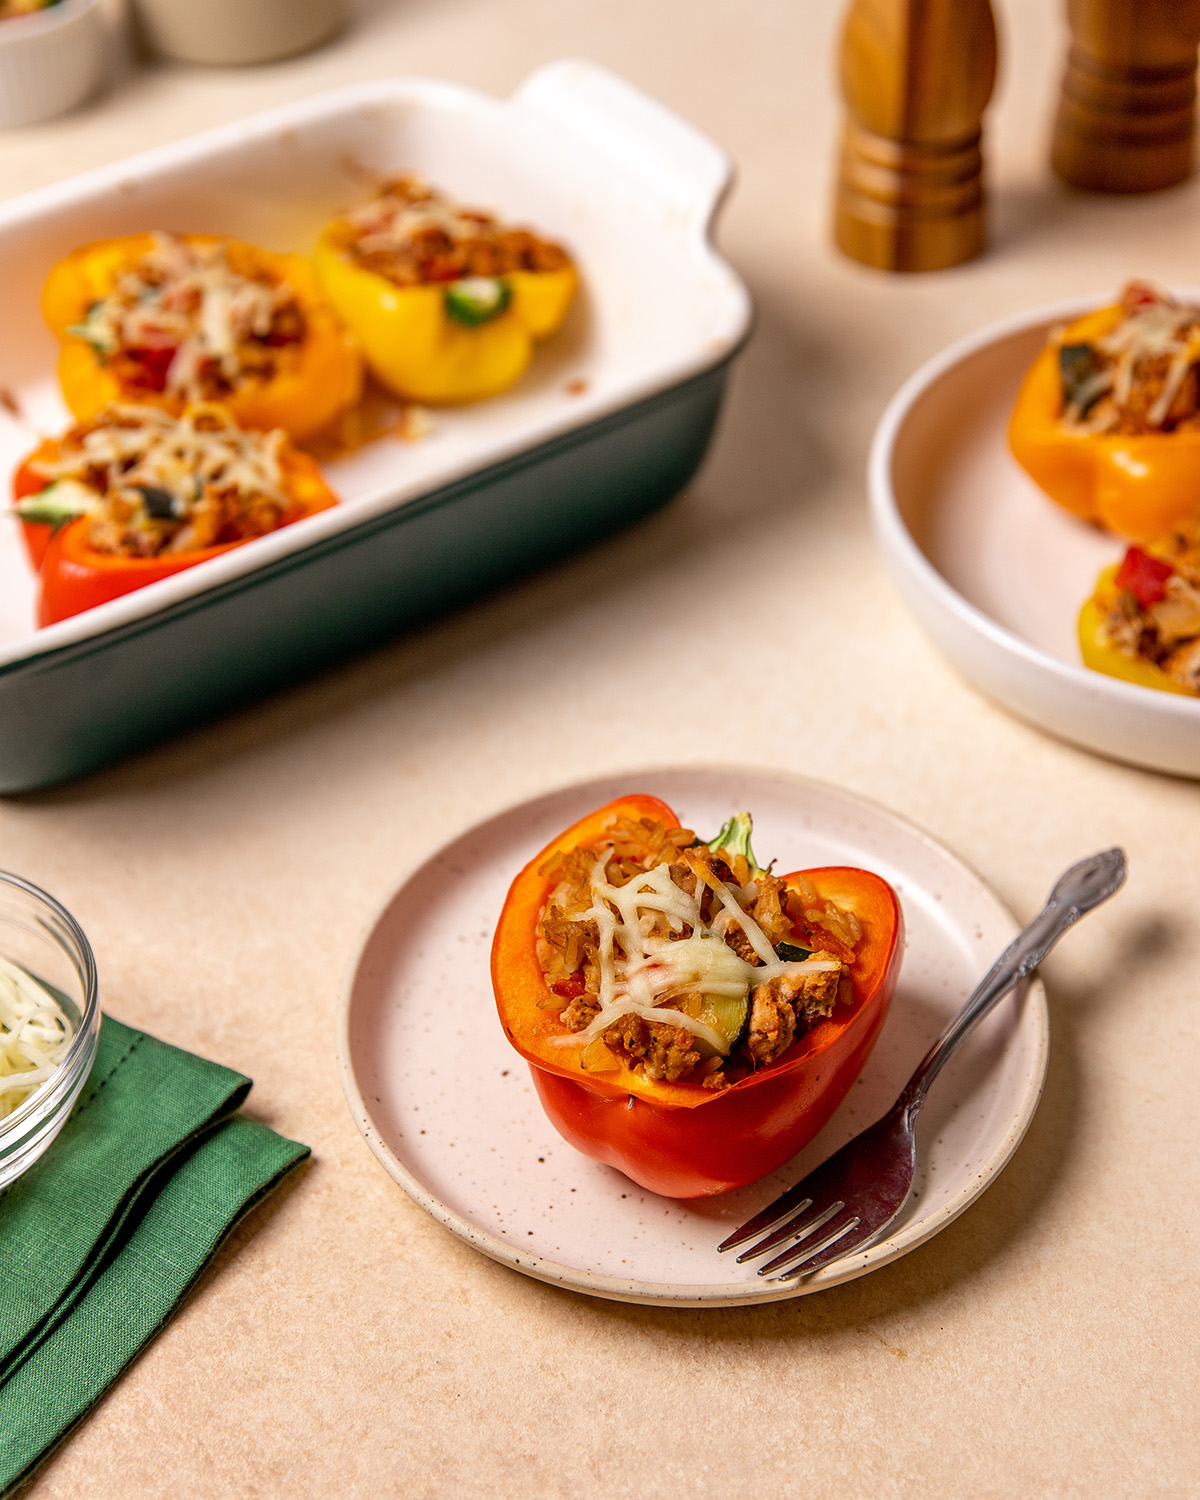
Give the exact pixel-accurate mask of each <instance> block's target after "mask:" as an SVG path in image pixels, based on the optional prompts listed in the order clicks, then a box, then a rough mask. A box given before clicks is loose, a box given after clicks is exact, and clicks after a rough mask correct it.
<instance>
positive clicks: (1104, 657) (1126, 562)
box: [1079, 527, 1200, 696]
mask: <svg viewBox="0 0 1200 1500" xmlns="http://www.w3.org/2000/svg"><path fill="white" fill-rule="evenodd" d="M1079 645H1080V650H1081V651H1082V653H1083V660H1084V664H1085V665H1086V666H1089V667H1091V668H1092V669H1093V671H1096V672H1104V673H1105V674H1106V675H1107V676H1109V677H1119V678H1121V679H1122V680H1123V681H1125V682H1134V683H1137V684H1139V685H1140V686H1141V687H1150V688H1158V689H1160V690H1161V691H1163V692H1168V693H1185V694H1188V695H1190V696H1197V695H1200V532H1198V531H1197V529H1196V528H1195V527H1191V528H1188V529H1186V530H1182V531H1179V532H1176V533H1174V534H1172V535H1171V536H1169V537H1166V538H1164V539H1163V540H1162V541H1160V542H1156V543H1153V544H1151V545H1150V546H1149V547H1148V548H1141V547H1130V548H1129V549H1128V551H1127V552H1126V553H1125V556H1124V558H1123V559H1122V561H1121V563H1120V564H1119V565H1118V566H1115V567H1111V568H1106V569H1105V570H1104V571H1103V572H1102V573H1101V575H1100V578H1099V581H1098V582H1097V585H1096V592H1095V594H1094V595H1093V596H1092V598H1090V599H1089V600H1088V601H1087V603H1086V604H1085V605H1084V606H1083V609H1082V611H1081V612H1080V616H1079Z"/></svg>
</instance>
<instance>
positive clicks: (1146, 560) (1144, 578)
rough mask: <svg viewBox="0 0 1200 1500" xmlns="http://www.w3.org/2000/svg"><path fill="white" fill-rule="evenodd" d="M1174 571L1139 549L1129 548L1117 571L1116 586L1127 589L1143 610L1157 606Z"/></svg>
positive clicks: (1169, 565)
mask: <svg viewBox="0 0 1200 1500" xmlns="http://www.w3.org/2000/svg"><path fill="white" fill-rule="evenodd" d="M1174 571H1175V569H1174V568H1173V567H1172V566H1171V564H1170V563H1168V562H1163V561H1162V559H1161V558H1158V557H1151V556H1150V554H1149V553H1148V552H1143V551H1142V549H1141V548H1140V547H1130V549H1129V551H1128V552H1126V554H1125V559H1124V561H1123V562H1122V563H1121V566H1120V567H1119V568H1118V569H1117V576H1116V585H1117V587H1118V588H1119V589H1127V590H1128V591H1129V592H1130V593H1131V594H1132V595H1133V597H1134V598H1135V599H1136V600H1137V602H1138V603H1139V604H1140V605H1141V607H1142V608H1143V609H1149V608H1150V606H1151V605H1152V604H1157V603H1158V601H1159V600H1160V599H1161V598H1163V597H1164V595H1165V594H1166V592H1167V579H1168V578H1170V576H1171V574H1172V573H1174Z"/></svg>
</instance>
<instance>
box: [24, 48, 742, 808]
mask: <svg viewBox="0 0 1200 1500" xmlns="http://www.w3.org/2000/svg"><path fill="white" fill-rule="evenodd" d="M406 169H407V170H415V171H417V172H419V173H421V174H422V175H424V176H425V177H426V178H428V179H429V180H430V181H431V182H433V183H435V184H436V185H438V186H439V187H442V188H444V189H445V190H446V191H447V192H449V193H450V194H451V195H453V196H454V197H457V198H459V199H460V200H462V201H464V202H468V203H477V204H480V205H483V206H486V207H491V208H494V209H495V210H497V211H498V212H499V213H501V214H502V215H503V216H504V217H505V218H508V219H515V220H517V221H521V222H527V223H530V224H532V225H535V226H536V227H537V228H539V229H540V230H542V231H543V232H545V233H546V234H548V235H550V236H552V237H553V238H556V239H559V240H561V241H562V242H563V243H565V244H566V245H567V246H569V247H570V249H571V250H572V252H573V254H574V255H575V257H576V259H577V261H578V263H579V266H580V270H581V273H582V287H583V291H582V295H581V296H580V297H579V298H578V299H577V303H576V305H575V306H574V307H573V308H572V311H571V314H570V316H569V318H568V321H567V324H566V325H565V326H564V328H563V330H562V331H561V332H560V334H559V335H558V336H556V338H555V339H554V340H552V341H550V342H549V343H548V344H547V345H545V346H543V347H542V348H541V349H540V350H539V353H538V355H537V357H536V358H535V360H534V363H533V365H532V367H531V368H530V370H529V371H528V372H527V374H526V375H525V376H524V377H523V378H522V380H521V381H520V382H519V383H518V384H517V386H515V387H514V388H513V389H512V390H511V391H510V392H508V393H507V394H506V395H504V396H501V397H498V398H495V399H493V400H491V401H486V402H482V403H479V404H477V405H474V406H470V407H465V408H458V409H454V410H447V411H440V412H437V413H436V414H434V417H433V426H432V430H431V431H430V433H429V434H428V435H427V436H425V437H424V438H422V439H421V440H420V441H417V442H402V441H399V440H396V439H383V440H381V441H379V442H376V443H373V444H371V445H369V446H368V447H366V448H364V449H361V450H359V451H358V452H357V453H355V454H353V455H352V456H350V457H347V458H343V459H339V460H337V461H335V462H333V463H331V464H329V465H328V466H327V471H326V472H327V475H328V478H329V480H330V482H331V484H332V485H333V487H334V488H335V490H336V491H337V492H338V494H339V495H340V496H341V497H342V499H343V502H344V503H343V504H342V505H340V506H338V507H337V508H335V509H334V510H331V511H326V512H324V513H322V514H320V515H317V516H313V517H310V518H309V519H307V520H305V521H302V522H299V523H297V524H296V525H294V526H291V527H288V528H286V529H285V530H283V531H280V532H277V533H275V534H274V535H271V536H267V537H263V538H260V539H259V540H256V541H254V542H251V543H249V544H247V545H246V546H244V547H241V548H237V549H235V550H234V551H232V552H230V553H227V554H225V555H224V556H222V557H219V558H216V559H213V560H211V561H209V562H206V563H203V564H201V565H199V566H198V567H196V568H193V569H190V570H188V571H186V572H184V573H181V574H178V575H176V576H175V577H173V578H170V579H166V580H164V581H162V582H160V583H156V584H153V585H151V586H149V587H147V588H145V589H142V590H140V591H138V592H137V593H135V594H130V595H127V596H125V597H124V598H121V599H117V600H114V601H113V602H112V603H109V604H105V605H103V606H101V607H100V608H98V609H95V610H91V611H89V612H87V613H86V614H82V615H78V616H76V617H75V618H73V619H70V620H66V621H63V622H61V623H60V624H57V625H53V626H51V627H49V628H47V629H44V630H39V631H35V630H34V628H33V618H34V599H35V590H34V579H33V577H32V575H31V573H30V571H29V568H28V565H27V563H26V561H25V557H24V553H23V550H22V548H21V547H20V545H19V538H18V536H17V533H16V527H15V526H9V527H5V528H4V530H3V531H0V791H3V790H14V789H17V788H21V787H28V786H33V785H37V784H42V783H46V782H50V781H54V780H58V779H60V778H62V777H64V776H68V775H73V774H77V773H78V772H80V771H83V770H86V769H88V768H90V767H92V766H95V765H98V764H100V763H102V762H103V761H105V760H107V759H110V758H112V757H113V756H115V755H118V754H121V753H123V752H124V751H126V750H129V749H131V748H134V747H136V746H138V745H140V744H143V743H145V742H147V741H149V740H151V739H154V738H157V737H159V736H161V735H163V734H166V733H170V732H172V731H173V730H175V729H178V728H180V727H183V726H185V725H187V724H189V723H194V722H198V721H199V720H201V719H203V718H205V717H207V716H210V715H211V714H213V713H214V712H217V711H220V710H221V709H223V708H225V707H228V706H230V705H233V704H236V703H239V702H244V701H247V700H248V699H251V698H253V697H255V696H258V695H260V694H261V693H262V692H264V691H266V690H268V689H270V688H271V687H272V686H274V685H276V684H278V683H280V682H283V681H285V680H287V679H289V678H294V677H297V676H299V675H303V674H304V673H306V672H310V671H312V670H315V669H316V668H317V667H319V666H321V665H324V664H327V663H328V662H330V661H332V660H336V659H337V658H339V657H341V656H343V655H345V654H346V653H347V652H348V651H351V650H354V649H357V648H360V647H361V646H363V645H365V644H368V643H370V642H371V641H374V640H377V639H380V638H382V637H384V636H386V635H387V634H389V633H394V632H395V631H396V630H398V629H400V628H403V627H404V626H406V625H410V624H412V623H414V622H415V621H417V620H420V619H423V618H427V617H428V616H430V615H431V614H433V613H436V612H438V611H440V610H442V609H445V608H448V607H450V606H452V605H453V604H454V603H456V602H459V601H461V600H463V599H466V598H469V597H471V596H473V595H476V594H478V593H479V592H481V591H483V590H485V589H488V588H493V587H496V586H498V585H499V584H501V583H503V582H505V581H506V580H507V579H509V578H511V577H513V576H515V575H516V574H518V573H520V572H522V571H527V570H529V569H530V568H532V567H536V566H539V565H542V564H544V563H545V562H547V561H549V560H551V559H552V558H554V557H556V556H559V555H561V554H562V553H563V552H565V551H568V550H570V549H571V548H573V547H578V546H581V545H583V544H584V543H586V542H587V541H589V540H591V539H593V538H594V537H596V536H599V535H601V534H603V533H604V532H606V531H609V530H612V529H613V528H614V527H616V526H620V525H623V524H626V523H628V522H629V521H631V520H633V519H635V518H636V517H637V516H639V515H641V514H644V513H645V512H646V511H647V510H649V509H651V508H652V507H653V506H655V505H658V504H661V503H662V502H663V501H665V500H666V499H668V498H669V497H670V495H672V494H673V493H675V492H676V491H677V490H678V489H679V488H680V487H681V486H682V485H683V484H684V483H685V482H686V480H687V479H688V478H689V477H690V475H691V473H692V472H693V471H694V469H695V467H696V465H697V464H698V463H699V461H700V458H701V457H702V456H703V453H704V450H705V447H706V445H707V442H708V439H709V436H710V434H711V431H712V427H713V424H714V422H715V418H716V414H717V410H718V407H719V403H720V398H721V393H722V389H723V386H724V381H725V376H726V373H727V369H728V365H729V362H730V360H731V358H732V356H733V355H734V354H735V353H736V351H737V350H738V348H739V347H740V345H741V344H742V342H743V341H744V339H745V337H746V335H747V331H748V328H749V322H750V304H749V299H748V297H747V294H746V291H745V288H744V287H743V285H742V283H741V282H740V280H739V279H738V277H737V276H736V274H735V273H734V272H733V271H732V270H731V268H730V267H729V266H728V265H727V264H726V263H725V262H724V261H723V260H722V259H721V258H720V257H719V256H718V255H717V254H716V252H715V250H714V249H713V246H712V243H711V238H710V235H711V227H712V220H713V216H714V213H715V211H716V208H717V206H718V204H719V202H720V200H721V198H722V196H723V194H724V192H725V190H726V188H727V186H728V184H729V180H730V175H731V168H730V163H729V161H728V158H727V157H726V156H725V154H724V153H723V152H722V151H721V150H720V149H719V148H718V147H716V146H715V145H714V144H713V143H712V142H710V141H708V140H707V139H706V138H705V137H703V136H701V135H700V134H698V133H697V132H696V131H695V130H693V129H692V128H691V127H690V126H689V125H687V124H686V123H684V122H683V121H682V120H680V119H679V118H678V117H676V116H675V115H673V114H671V113H670V112H668V111H667V110H666V109H664V108H663V107H662V106H660V105H658V104H657V103H655V102H654V101H652V100H651V99H648V98H647V97H645V96H644V95H642V94H640V93H638V92H637V91H636V90H634V89H633V88H632V87H630V86H629V85H628V84H626V83H624V82H623V81H622V80H621V79H619V78H617V77H616V76H614V75H613V74H611V73H609V72H607V71H605V70H604V69H602V68H599V67H596V66H594V65H592V64H590V63H586V62H575V61H566V62H559V63H554V64H551V65H549V66H547V67H544V68H542V69H541V70H539V71H538V72H536V73H535V74H533V75H532V76H531V77H530V78H528V79H527V80H526V81H525V82H524V83H523V84H522V85H521V86H520V87H519V88H518V89H517V90H516V92H515V93H514V94H513V95H512V96H511V97H510V98H508V99H505V100H498V99H494V98H491V97H489V96H487V95H484V94H481V93H478V92H475V91H473V90H470V89H466V88H462V87H458V86H455V85H451V84H447V83H440V82H434V81H430V80H423V79H396V80H386V81H382V82H378V83H371V84H365V85H361V86H356V87H353V88H349V89H345V90H340V91H338V92H336V93H332V94H328V95H324V96H322V97H319V98H316V99H311V100H307V101H304V102H302V103H299V104H294V105H290V106H287V107H285V108H282V109H277V110H272V111H270V112H269V113H266V114H263V115H259V116H256V117H255V118H253V119H250V120H246V121H241V122H238V123H237V124H234V125H230V126H225V127H222V128H220V129H217V130H213V131H209V132H207V133H205V134H203V135H200V136H196V137H194V138H192V139H190V140H185V141H182V142H179V143H177V144H173V145H169V146H165V147H161V148H159V149H156V150H152V151H148V152H146V153H145V154H143V155H140V156H137V157H134V158H132V159H129V160H127V161H124V162H121V163H118V164H116V165H114V166H110V167H105V168H103V169H101V170H99V171H95V172H89V173H87V174H86V175H84V176H81V177H77V178H74V179H71V180H69V181H67V182H63V183H60V184H57V185H55V186H52V187H49V188H45V189H43V190H40V191H38V192H34V193H30V194H27V195H26V196H24V197H22V198H19V199H15V200H12V201H10V202H9V203H7V204H3V205H0V318H2V319H3V324H4V326H5V329H6V338H5V340H4V342H3V346H2V347H0V398H2V402H3V405H2V408H0V469H2V470H3V474H4V478H5V480H6V481H7V478H8V476H9V475H10V474H11V471H12V469H13V467H14V466H15V464H16V463H17V462H18V461H19V460H20V458H21V457H22V456H23V455H24V454H26V453H27V452H28V451H29V449H30V448H31V447H32V446H33V445H34V443H35V441H36V440H37V437H38V435H39V434H41V433H43V432H53V431H56V430H59V429H61V428H62V427H63V426H65V425H67V423H68V420H69V419H68V413H67V411H66V409H65V407H64V406H63V404H62V401H61V398H60V396H59V394H58V391H57V387H56V383H55V380H54V375H53V370H54V364H55V359H56V347H55V343H54V340H53V339H52V337H51V335H50V333H49V331H48V330H47V329H46V328H45V327H44V326H43V325H42V323H41V320H40V317H39V314H38V311H37V308H38V293H39V289H40V286H41V283H42V281H43V279H44V277H45V275H46V272H47V271H48V269H49V268H50V266H51V265H52V264H53V263H54V262H55V261H56V260H57V259H58V258H59V257H60V256H62V255H63V254H65V253H66V252H67V251H69V250H71V249H73V248H74V247H76V246H77V245H80V244H82V243H86V242H87V241H90V240H93V239H97V238H101V237H104V236H108V235H116V234H123V233H128V232H132V231H134V230H139V229H146V228H166V229H171V230H175V231H179V232H188V231H211V232H217V233H227V234H232V235H235V236H238V237H240V238H243V239H246V240H250V241H252V242H254V243H258V244H262V245H266V246H268V247H270V248H272V249H277V250H300V251H307V250H309V249H311V247H312V245H313V242H314V240H315V238H316V234H317V232H318V230H319V228H320V226H321V225H322V223H323V222H324V221H325V220H326V219H327V218H328V217H329V216H330V215H331V214H332V213H333V212H334V211H335V210H337V209H338V208H340V207H344V206H345V205H346V204H347V203H349V202H353V201H355V200H356V199H360V198H361V197H362V196H363V195H364V193H365V192H366V190H367V184H368V183H369V181H370V179H371V178H372V177H373V176H377V175H380V174H383V173H386V172H396V171H400V170H406Z"/></svg>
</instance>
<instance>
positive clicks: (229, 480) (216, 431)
mask: <svg viewBox="0 0 1200 1500" xmlns="http://www.w3.org/2000/svg"><path fill="white" fill-rule="evenodd" d="M284 441H285V438H284V433H283V431H282V430H281V429H278V428H277V429H275V431H273V432H246V431H243V429H242V428H240V427H238V426H237V424H236V423H235V422H234V421H233V419H232V418H231V417H230V416H229V414H228V412H227V411H226V410H225V408H224V407H222V406H218V405H216V404H214V403H212V402H196V403H194V404H193V405H192V406H189V407H188V408H187V410H186V411H184V413H183V414H182V415H181V416H178V417H174V416H172V415H171V414H170V413H169V412H166V411H164V410H162V409H161V408H160V407H157V406H131V405H123V404H115V405H113V406H109V407H107V408H105V410H104V411H103V412H102V413H101V414H100V416H99V417H98V418H97V419H96V421H95V423H94V425H91V426H89V427H88V428H86V429H82V430H80V432H79V437H78V441H77V443H73V444H72V445H70V446H69V447H68V446H64V447H63V448H62V449H60V453H61V456H60V457H59V458H57V459H35V460H34V461H33V462H32V463H31V464H30V467H31V468H32V469H33V470H34V472H35V473H37V474H40V475H42V476H43V478H45V479H47V480H49V481H61V480H76V481H81V482H86V481H88V480H89V479H94V476H95V475H96V474H97V472H99V473H102V474H103V475H104V476H105V492H107V493H110V494H116V493H120V492H122V491H128V492H132V491H135V490H137V489H138V487H139V486H143V485H145V486H150V487H152V488H155V489H161V490H165V491H166V492H167V493H168V494H170V495H172V496H176V497H178V498H179V500H180V501H181V502H182V503H183V504H184V505H185V506H186V505H188V504H189V503H190V502H192V501H194V500H195V499H198V498H199V496H200V495H201V494H203V492H204V490H205V488H206V487H207V486H210V485H211V486H213V487H214V488H217V489H221V490H227V489H231V490H235V491H236V492H237V493H239V494H241V495H245V496H253V495H262V496H265V497H266V498H267V499H269V500H274V501H276V502H277V503H278V504H280V505H285V506H286V505H287V504H288V497H287V494H286V493H285V491H284V488H283V471H282V468H281V465H280V451H281V449H282V446H283V443H284Z"/></svg>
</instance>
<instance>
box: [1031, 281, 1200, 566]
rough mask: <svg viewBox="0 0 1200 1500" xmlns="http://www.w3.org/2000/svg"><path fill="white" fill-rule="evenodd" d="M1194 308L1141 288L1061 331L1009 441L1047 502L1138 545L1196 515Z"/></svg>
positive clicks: (1197, 351) (1199, 324)
mask: <svg viewBox="0 0 1200 1500" xmlns="http://www.w3.org/2000/svg"><path fill="white" fill-rule="evenodd" d="M1198 365H1200V307H1195V306H1191V305H1189V304H1187V303H1183V302H1178V301H1176V300H1175V299H1174V298H1172V297H1171V296H1170V295H1169V294H1167V293H1166V292H1163V291H1160V290H1158V289H1157V288H1155V287H1152V286H1149V285H1147V284H1146V283H1145V282H1138V281H1135V282H1130V284H1129V285H1128V286H1127V287H1126V288H1125V290H1124V292H1123V293H1122V295H1121V300H1120V302H1119V303H1118V304H1116V305H1114V306H1112V307H1103V308H1100V309H1099V310H1098V311H1097V312H1093V313H1089V314H1087V316H1086V317H1082V318H1078V319H1076V320H1075V321H1074V322H1073V323H1069V324H1068V325H1067V326H1066V327H1065V328H1063V329H1061V330H1059V331H1058V332H1057V333H1056V334H1055V336H1054V337H1053V338H1052V339H1051V341H1050V343H1049V344H1048V345H1047V347H1046V348H1045V349H1043V350H1042V352H1041V354H1039V355H1038V357H1037V359H1036V360H1035V361H1034V364H1033V366H1032V367H1031V369H1030V371H1029V373H1028V375H1027V376H1026V377H1025V381H1024V383H1023V384H1022V386H1021V391H1020V394H1019V395H1018V397H1017V404H1016V407H1015V409H1014V411H1013V414H1012V420H1011V422H1010V424H1009V444H1010V446H1011V448H1012V452H1013V455H1014V457H1015V458H1016V459H1017V461H1018V462H1019V463H1020V464H1021V465H1022V467H1023V468H1024V469H1025V470H1026V471H1027V472H1028V473H1029V475H1030V476H1031V477H1032V478H1033V479H1034V480H1036V482H1037V483H1038V484H1039V485H1040V486H1041V488H1042V489H1043V490H1045V492H1046V494H1048V495H1049V496H1050V498H1051V499H1052V500H1055V501H1057V502H1058V504H1059V505H1062V506H1064V507H1065V508H1066V509H1067V510H1070V511H1073V512H1074V513H1075V514H1076V515H1079V516H1082V517H1083V518H1084V520H1087V521H1092V522H1094V523H1096V524H1097V525H1099V526H1103V527H1105V528H1106V529H1107V530H1109V531H1114V532H1116V533H1117V534H1118V535H1119V536H1125V537H1129V538H1131V539H1132V540H1134V541H1140V542H1147V541H1153V540H1154V539H1155V538H1157V537H1160V536H1162V535H1164V534H1165V533H1166V532H1168V531H1170V530H1171V529H1172V528H1174V527H1176V526H1179V525H1181V524H1183V523H1184V522H1186V521H1187V520H1189V519H1190V518H1191V517H1192V516H1194V515H1195V514H1196V513H1197V511H1198V510H1200V369H1198Z"/></svg>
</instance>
